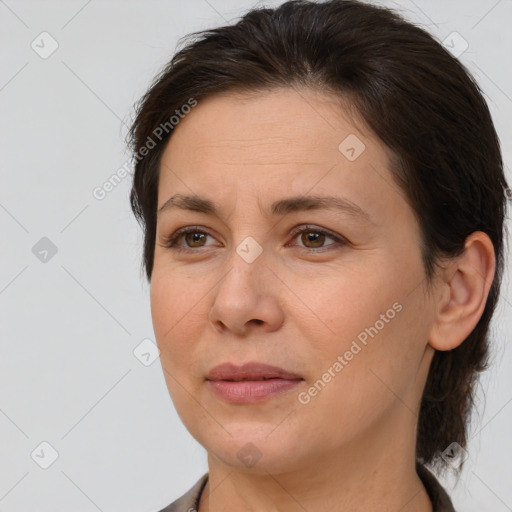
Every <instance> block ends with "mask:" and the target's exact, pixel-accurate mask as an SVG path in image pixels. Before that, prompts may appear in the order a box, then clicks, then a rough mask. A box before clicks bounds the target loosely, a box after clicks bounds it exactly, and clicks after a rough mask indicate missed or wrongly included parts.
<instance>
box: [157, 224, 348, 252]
mask: <svg viewBox="0 0 512 512" xmlns="http://www.w3.org/2000/svg"><path fill="white" fill-rule="evenodd" d="M304 232H311V233H317V234H321V235H326V236H328V237H329V238H332V239H333V240H334V241H335V243H332V244H329V245H328V246H324V247H319V248H312V247H300V246H299V247H300V248H301V249H304V250H305V251H307V252H325V250H326V249H327V250H329V249H328V248H329V247H331V246H344V245H348V243H349V242H348V240H347V239H345V238H343V237H340V236H337V235H335V234H334V233H331V232H330V231H326V230H324V229H320V228H317V227H316V226H310V225H304V226H301V229H299V230H296V229H294V230H292V231H291V233H290V236H292V237H293V238H294V239H295V238H297V235H300V234H302V233H304ZM189 233H200V234H203V235H208V236H212V235H210V233H208V232H207V231H204V230H203V229H200V226H188V227H185V228H181V229H178V230H177V231H175V232H174V233H173V234H172V235H170V236H168V237H164V239H163V244H162V245H163V247H165V248H166V249H172V250H173V251H179V252H188V253H191V252H197V250H198V249H201V248H202V247H195V248H194V247H180V246H178V245H177V242H178V240H179V239H180V238H181V237H182V236H183V235H187V234H189ZM203 247H207V246H203Z"/></svg>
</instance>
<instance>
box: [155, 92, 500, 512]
mask: <svg viewBox="0 0 512 512" xmlns="http://www.w3.org/2000/svg"><path fill="white" fill-rule="evenodd" d="M349 134H354V135H356V136H357V137H358V139H359V140H360V141H362V142H363V143H364V145H365V149H364V151H363V152H362V153H361V154H360V155H359V156H358V157H357V158H356V159H355V160H353V161H350V160H349V159H347V157H346V156H345V154H343V153H342V152H341V151H340V150H339V149H338V146H339V145H340V143H341V142H342V141H343V140H344V139H345V138H346V137H347V136H348V135H349ZM388 157H389V153H388V150H387V149H386V148H385V146H384V145H383V144H382V143H381V142H380V141H379V140H378V139H377V138H376V137H375V136H374V135H373V134H372V133H371V132H370V131H369V130H367V129H364V125H363V123H361V122H356V120H355V119H353V118H351V117H350V116H349V115H348V110H347V109H346V108H343V105H342V104H341V103H340V101H339V100H337V99H336V98H335V97H334V96H331V95H329V94H327V93H320V92H315V91H313V90H309V89H303V90H300V91H299V90H294V89H287V88H283V89H275V90H272V91H265V92H262V93H251V94H247V93H246V94H235V93H234V92H230V93H222V94H218V95H214V96H210V97H208V98H206V99H203V100H201V101H200V102H199V103H198V105H197V107H195V108H194V109H193V110H192V112H191V113H190V114H188V115H187V117H186V118H185V119H183V120H181V121H180V124H179V125H178V126H177V127H176V128H175V131H174V133H173V135H172V137H171V139H170V141H169V143H168V145H167V147H166V149H165V152H164V154H163V156H162V161H161V170H160V181H159V189H158V208H160V207H161V206H162V205H163V204H164V203H165V202H166V201H167V200H168V199H169V198H170V197H171V196H172V195H174V194H187V195H191V194H196V195H198V196H201V197H204V198H207V199H210V200H212V201H214V202H216V203H217V204H218V205H219V208H220V215H219V217H216V216H212V215H209V214H205V213H200V212H194V211H187V210H183V209H180V208H172V209H168V210H166V211H164V212H162V213H159V215H158V221H157V240H156V246H155V258H154V270H153V274H152V280H151V309H152V318H153V325H154V330H155V336H156V339H157V343H158V346H159V349H160V351H161V355H160V357H161V363H162V367H163V369H164V375H165V378H166V382H167V386H168V389H169V393H170V395H171V397H172V400H173V402H174V405H175V407H176V410H177V412H178V414H179V416H180V417H181V419H182V421H183V423H184V424H185V426H186V428H187V429H188V430H189V431H190V433H191V434H192V436H194V438H195V439H196V440H197V441H198V442H199V443H200V444H201V445H202V446H204V447H205V449H206V450H207V452H208V467H209V481H208V484H207V486H206V489H205V492H203V495H202V499H201V504H200V507H199V510H200V512H205V511H210V512H217V511H219V512H220V511H224V510H240V511H277V510H279V511H287V512H288V511H290V512H291V511H299V510H300V511H303V510H309V511H312V510H324V511H333V512H334V511H339V510H344V509H346V510H351V511H363V510H380V511H390V512H391V511H393V512H398V511H401V512H407V511H416V512H418V511H420V512H427V511H431V510H432V505H431V502H430V500H429V497H428V495H427V493H426V490H425V489H424V487H423V484H422V482H421V480H420V479H419V477H418V476H417V474H416V472H415V444H416V437H415V432H416V425H417V420H418V411H419V405H420V399H421V394H422V391H423V389H424V386H425V382H426V378H427V375H428V369H429V366H430V363H431V360H432V357H433V355H434V351H435V350H434V349H437V350H450V349H452V348H454V347H456V346H457V345H459V344H460V343H462V341H463V340H464V339H465V337H466V336H467V334H469V332H471V330H472V329H473V328H474V326H475V325H476V323H477V321H478V319H479V317H480V315H481V314H482V311H483V307H484V306H485V300H486V298H487V294H488V291H489V286H490V282H491V281H492V276H493V273H494V259H493V254H494V253H493V250H492V244H491V243H490V240H489V239H488V237H487V236H486V235H484V234H483V233H478V232H477V233H474V234H473V235H472V236H471V237H470V238H469V239H468V241H467V244H466V245H467V249H466V251H465V252H464V254H463V255H461V256H460V257H459V258H458V259H456V260H450V261H448V262H446V264H445V265H443V266H442V267H441V269H440V270H439V273H438V275H436V277H435V279H434V281H433V282H432V284H431V287H430V288H429V287H428V286H427V281H426V276H425V271H424V267H423V264H422V260H421V255H420V248H419V247H420V245H419V243H420V231H419V227H418V223H417V221H416V219H415V216H414V214H413V211H412V209H411V208H410V206H409V205H408V203H407V200H406V198H405V196H404V194H403V192H402V191H401V190H400V189H399V188H398V187H397V186H396V185H395V184H394V182H393V178H392V175H391V173H390V171H389V169H388ZM312 194H315V195H334V196H336V197H340V198H341V197H343V198H345V199H348V200H349V201H351V202H352V203H355V204H357V205H358V206H359V207H360V208H361V209H363V210H364V211H365V212H366V213H367V215H368V217H369V219H366V218H365V217H363V216H360V215H355V214H353V213H347V212H343V211H335V210H328V209H319V210H309V211H298V212H293V213H289V214H287V215H284V216H271V215H269V214H267V213H266V211H267V209H268V208H269V205H270V203H272V202H273V201H276V200H278V199H282V198H286V197H290V196H295V195H312ZM304 225H312V226H313V227H312V228H309V229H308V228H305V229H306V231H305V232H303V233H300V232H299V233H298V234H296V235H290V233H291V231H292V230H293V228H295V227H300V226H304ZM184 226H200V228H199V229H198V231H199V232H200V233H201V232H203V233H204V232H206V233H207V235H208V236H204V237H202V238H200V239H199V240H198V239H197V238H195V239H194V237H193V235H188V236H182V237H181V239H179V242H178V247H179V248H187V247H188V249H189V251H190V252H180V251H178V250H176V249H170V248H166V247H165V246H164V245H165V238H166V237H169V236H170V235H172V234H173V233H174V232H175V231H176V230H177V229H179V228H182V227H184ZM315 228H317V229H319V228H320V229H326V230H329V231H331V232H333V233H334V234H336V235H338V236H339V237H344V238H345V239H346V240H347V241H346V242H345V243H336V239H334V238H331V237H329V236H325V237H322V236H321V235H320V238H319V240H317V241H316V242H315V241H313V240H315V239H314V234H315V233H317V231H316V230H315ZM308 234H309V237H308ZM196 236H197V235H196ZM249 236H250V237H253V238H254V239H255V240H256V241H257V242H258V244H259V246H260V247H261V249H262V252H261V254H260V255H259V256H258V257H257V258H256V259H255V260H254V261H253V262H252V263H248V262H247V261H246V260H244V259H243V258H242V257H241V256H240V255H239V253H237V251H236V249H237V247H238V246H239V245H240V244H241V243H242V242H243V241H244V240H245V239H246V237H249ZM187 244H188V245H187ZM308 247H309V249H308ZM315 251H316V252H315ZM397 303H398V304H399V305H400V306H401V310H400V311H399V312H397V313H396V315H394V318H393V319H391V320H389V321H388V322H386V323H385V325H384V327H383V328H381V329H380V330H379V331H378V334H376V335H375V336H374V337H373V338H369V339H368V343H367V345H366V346H364V345H361V344H360V345H361V350H360V352H358V353H357V355H355V356H354V357H353V358H352V359H351V360H350V361H347V364H346V366H344V367H343V369H342V371H339V372H338V373H336V376H335V377H334V378H332V379H331V380H330V382H328V383H327V384H326V386H325V387H324V388H323V389H322V390H321V392H318V393H317V394H316V396H313V397H311V399H310V401H309V403H307V404H303V403H300V401H299V400H298V394H299V393H300V392H303V393H304V392H307V390H308V389H310V388H311V386H313V384H314V383H315V382H317V381H318V379H320V378H322V375H323V374H325V372H326V371H327V370H328V369H329V368H330V367H331V368H332V366H333V363H334V362H335V361H336V360H337V358H338V356H339V355H342V356H343V354H344V353H345V352H346V351H347V350H349V349H350V346H351V344H352V342H353V341H354V340H356V339H357V336H358V334H360V333H361V332H362V331H364V330H365V328H368V327H370V326H374V325H376V321H377V320H379V319H380V318H381V315H382V314H383V313H385V312H386V311H387V310H389V309H390V308H392V307H393V304H397ZM419 312H421V314H419ZM227 361H229V362H232V363H234V364H243V363H245V362H248V361H260V362H264V363H268V364H272V365H275V366H280V367H282V368H284V369H286V370H288V371H292V372H294V373H296V374H299V375H300V376H301V377H302V378H303V379H304V380H303V381H302V382H301V383H300V384H299V386H298V387H296V388H294V389H293V390H291V391H289V392H285V393H282V394H280V395H278V396H275V397H273V398H271V399H269V400H266V401H264V402H260V403H257V404H230V403H226V402H224V401H223V400H221V399H220V398H218V397H217V396H216V395H214V394H213V393H212V391H211V390H210V387H209V385H208V383H207V382H206V381H205V378H206V375H207V373H208V371H209V370H210V369H212V368H213V367H214V366H216V365H218V364H220V363H223V362H227ZM249 442H250V443H252V445H251V446H252V448H250V450H253V451H254V452H255V453H258V454H259V456H260V458H259V460H258V461H257V462H256V464H255V465H252V466H249V465H247V464H245V463H244V461H243V460H242V459H240V458H239V457H238V456H237V454H238V452H239V450H240V449H242V448H243V447H244V446H246V444H247V443H249ZM247 449H248V448H247V446H246V448H245V450H247Z"/></svg>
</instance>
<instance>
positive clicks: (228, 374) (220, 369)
mask: <svg viewBox="0 0 512 512" xmlns="http://www.w3.org/2000/svg"><path fill="white" fill-rule="evenodd" d="M263 378H268V379H272V378H278V379H287V380H297V379H302V377H301V376H300V375H297V374H295V373H291V372H288V371H286V370H284V369H283V368H279V367H277V366H271V365H268V364H265V363H258V362H250V363H245V364H243V365H242V366H237V365H235V364H232V363H223V364H220V365H218V366H215V368H212V369H211V370H210V372H209V373H208V375H207V376H206V380H237V381H238V380H261V379H263Z"/></svg>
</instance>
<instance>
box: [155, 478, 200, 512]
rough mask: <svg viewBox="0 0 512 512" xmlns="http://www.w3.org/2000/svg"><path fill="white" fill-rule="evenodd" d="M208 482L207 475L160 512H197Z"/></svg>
mask: <svg viewBox="0 0 512 512" xmlns="http://www.w3.org/2000/svg"><path fill="white" fill-rule="evenodd" d="M207 481H208V473H205V474H204V475H203V476H202V477H201V478H200V479H199V480H198V481H197V482H196V483H195V484H194V485H193V486H192V487H191V488H190V489H189V490H188V491H187V492H186V493H185V494H184V495H183V496H181V497H180V498H178V499H177V500H176V501H173V502H172V503H171V504H170V505H167V507H165V508H163V509H162V510H160V511H158V512H197V508H196V507H197V505H198V503H199V498H200V496H201V493H202V492H203V489H204V486H205V485H206V482H207Z"/></svg>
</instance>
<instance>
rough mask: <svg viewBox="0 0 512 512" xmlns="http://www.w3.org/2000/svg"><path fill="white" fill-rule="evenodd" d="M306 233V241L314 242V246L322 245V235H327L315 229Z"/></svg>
mask: <svg viewBox="0 0 512 512" xmlns="http://www.w3.org/2000/svg"><path fill="white" fill-rule="evenodd" d="M305 235H306V241H307V242H308V243H313V246H314V247H318V246H321V245H322V242H323V238H322V237H323V236H325V235H323V234H321V233H315V232H313V231H310V232H308V233H305ZM303 241H304V240H303ZM305 245H307V244H305Z"/></svg>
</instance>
